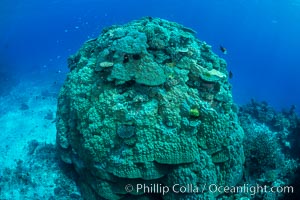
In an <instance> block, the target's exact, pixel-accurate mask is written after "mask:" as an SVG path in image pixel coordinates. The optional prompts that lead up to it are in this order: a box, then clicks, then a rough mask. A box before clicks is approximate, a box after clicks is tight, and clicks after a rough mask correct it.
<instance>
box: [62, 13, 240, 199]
mask: <svg viewBox="0 0 300 200" xmlns="http://www.w3.org/2000/svg"><path fill="white" fill-rule="evenodd" d="M69 68H70V72H69V73H68V75H67V79H66V81H65V83H64V86H63V87H62V89H61V91H60V95H59V99H58V111H57V144H58V148H59V152H60V156H61V159H62V160H63V161H64V162H66V163H70V164H73V165H74V167H75V169H76V170H77V172H78V174H79V175H80V177H81V178H80V183H79V184H80V186H81V190H82V192H83V195H84V196H85V199H89V200H93V199H158V198H163V199H213V198H215V197H217V196H218V195H220V194H221V193H210V192H209V191H208V190H205V191H203V192H199V193H193V192H191V193H173V192H171V191H170V192H168V193H167V194H164V195H163V194H161V193H159V192H158V193H157V194H155V195H154V194H149V193H147V192H143V191H139V192H138V191H136V190H133V191H132V192H129V193H127V191H126V190H125V188H124V187H125V185H127V184H132V185H133V189H136V185H137V184H148V185H150V184H162V185H164V186H168V187H170V188H172V186H173V185H174V184H179V185H182V186H185V185H188V184H192V185H193V186H195V187H196V186H198V187H201V186H203V185H205V184H206V185H208V184H217V185H223V186H225V185H229V186H234V185H236V184H237V183H238V182H239V181H240V179H241V178H242V173H243V163H244V153H243V147H242V140H243V134H244V133H243V130H242V128H241V127H240V125H239V122H238V119H237V114H236V113H235V112H234V111H233V110H232V104H233V102H232V94H231V86H230V84H229V83H228V72H227V70H226V62H225V61H224V60H223V59H221V58H219V57H218V56H217V55H215V54H214V53H213V52H212V51H211V47H210V46H209V45H207V44H206V43H205V42H202V41H199V40H197V39H196V38H195V32H194V31H193V30H191V29H189V28H186V27H184V26H182V25H179V24H177V23H174V22H169V21H167V20H163V19H159V18H151V17H147V18H143V19H141V20H137V21H132V22H130V23H128V24H125V25H123V26H112V27H109V28H106V29H104V30H103V31H102V33H101V34H100V36H99V37H98V38H95V39H93V40H89V41H87V42H86V43H85V44H84V45H83V46H82V47H81V48H80V50H79V51H78V52H77V53H76V54H75V55H72V56H71V57H70V58H69ZM153 195H154V196H153Z"/></svg>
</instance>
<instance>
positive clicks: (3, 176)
mask: <svg viewBox="0 0 300 200" xmlns="http://www.w3.org/2000/svg"><path fill="white" fill-rule="evenodd" d="M31 78H32V77H30V78H27V79H24V80H19V81H18V84H17V85H15V86H13V87H12V88H10V89H11V90H10V91H9V92H8V93H7V94H6V95H3V96H0V144H1V145H0V199H1V200H18V199H20V200H21V199H22V200H23V199H31V200H32V199H47V200H48V199H49V200H50V199H57V198H58V199H80V198H81V197H80V193H79V192H78V190H77V187H76V184H75V181H73V180H72V179H73V178H74V176H73V175H74V174H72V172H71V170H68V166H66V165H64V164H62V162H61V161H60V159H59V158H58V156H57V154H56V151H55V137H56V128H55V114H56V106H57V95H58V92H59V88H60V87H61V83H58V82H57V81H53V80H49V81H41V80H39V79H36V80H33V79H31ZM61 168H63V169H65V170H62V171H61ZM70 177H72V178H70Z"/></svg>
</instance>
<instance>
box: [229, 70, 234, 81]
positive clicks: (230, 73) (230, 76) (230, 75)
mask: <svg viewBox="0 0 300 200" xmlns="http://www.w3.org/2000/svg"><path fill="white" fill-rule="evenodd" d="M232 77H233V73H232V71H229V78H230V79H232Z"/></svg>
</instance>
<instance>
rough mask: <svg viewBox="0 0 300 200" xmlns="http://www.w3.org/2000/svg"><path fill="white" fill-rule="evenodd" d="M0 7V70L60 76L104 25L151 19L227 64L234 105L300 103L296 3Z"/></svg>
mask: <svg viewBox="0 0 300 200" xmlns="http://www.w3.org/2000/svg"><path fill="white" fill-rule="evenodd" d="M0 7H1V8H0V13H1V14H0V38H1V39H0V55H1V60H0V61H1V63H0V66H1V71H9V72H11V73H13V74H19V73H21V74H24V73H28V72H31V71H38V70H45V68H46V70H49V71H50V72H53V71H56V70H61V71H67V63H66V59H67V57H68V56H69V55H70V54H73V53H75V52H76V51H77V50H78V49H79V47H80V46H81V45H82V43H83V42H84V41H86V40H87V39H88V38H93V37H96V36H97V35H98V34H99V33H100V32H101V29H102V28H103V27H107V26H110V25H113V24H124V23H126V22H128V21H130V20H133V19H139V18H141V17H143V16H153V17H161V18H165V19H168V20H172V21H176V22H178V23H182V24H183V25H185V26H187V27H191V28H193V29H194V30H196V31H197V33H198V34H197V37H198V38H199V39H200V40H204V41H206V42H207V43H208V44H211V45H212V47H213V50H214V51H215V52H216V53H218V54H219V55H220V56H221V57H224V58H225V59H226V61H227V62H228V70H231V71H232V72H233V79H232V81H231V82H232V84H233V96H234V99H235V101H236V102H237V103H239V104H243V103H246V102H248V101H249V99H251V98H254V99H257V100H266V101H267V102H269V103H270V104H271V105H272V106H274V107H276V108H282V107H289V106H290V105H292V104H293V105H297V106H298V107H299V106H300V103H299V102H300V87H299V85H300V79H299V72H300V68H299V67H300V64H299V60H298V58H299V47H300V39H299V35H300V24H299V20H300V1H298V0H287V1H283V0H254V1H245V0H242V1H241V0H231V1H224V0H211V1H198V0H188V1H180V0H172V1H169V0H164V1H162V0H149V1H137V0H127V1H121V0H111V1H102V0H85V1H82V0H73V1H71V0H70V1H65V0H52V1H37V0H29V1H22V0H12V1H9V0H2V1H1V6H0ZM219 45H222V46H224V47H226V48H227V50H228V54H227V55H222V53H221V52H220V51H219ZM50 72H49V73H50Z"/></svg>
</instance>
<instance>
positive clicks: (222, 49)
mask: <svg viewBox="0 0 300 200" xmlns="http://www.w3.org/2000/svg"><path fill="white" fill-rule="evenodd" d="M220 50H221V51H222V53H223V54H227V49H226V48H225V47H223V46H220Z"/></svg>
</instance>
